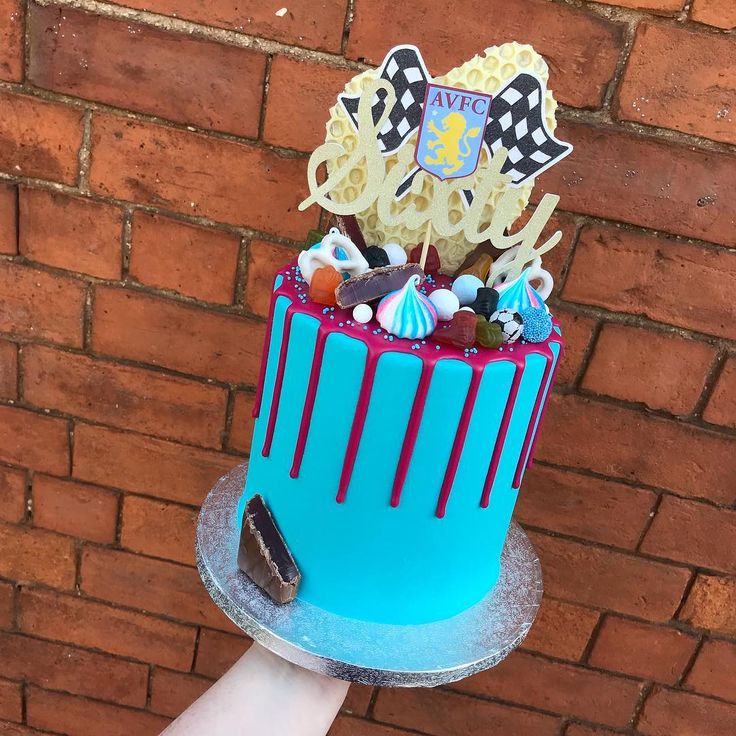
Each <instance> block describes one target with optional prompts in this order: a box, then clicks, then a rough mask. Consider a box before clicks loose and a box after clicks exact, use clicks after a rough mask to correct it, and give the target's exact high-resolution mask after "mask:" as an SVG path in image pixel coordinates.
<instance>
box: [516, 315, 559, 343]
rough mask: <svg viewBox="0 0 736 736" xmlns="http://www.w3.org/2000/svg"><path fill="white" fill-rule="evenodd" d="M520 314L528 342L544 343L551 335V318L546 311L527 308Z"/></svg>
mask: <svg viewBox="0 0 736 736" xmlns="http://www.w3.org/2000/svg"><path fill="white" fill-rule="evenodd" d="M520 314H521V320H522V322H523V323H524V337H525V338H526V340H527V341H528V342H544V341H545V340H546V339H547V338H548V337H549V336H550V334H551V333H552V317H550V316H549V312H547V310H546V309H542V308H539V307H527V308H526V309H523V310H522V311H521V313H520Z"/></svg>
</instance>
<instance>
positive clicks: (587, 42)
mask: <svg viewBox="0 0 736 736" xmlns="http://www.w3.org/2000/svg"><path fill="white" fill-rule="evenodd" d="M487 18H493V19H494V22H493V23H487V22H484V19H487ZM473 20H474V21H475V22H473ZM418 28H421V36H422V37H423V38H426V39H430V38H431V39H432V40H433V42H432V43H429V42H427V43H424V44H422V48H421V51H422V53H423V55H425V60H426V62H427V65H428V67H429V71H430V72H431V73H432V74H434V75H436V76H439V75H443V74H447V72H448V71H450V69H452V68H453V67H457V66H460V65H461V64H462V63H463V62H465V61H467V60H469V59H471V58H472V57H473V56H474V55H475V54H478V53H480V52H481V51H482V50H483V49H484V48H486V47H488V46H491V45H492V44H502V43H505V42H507V41H509V39H514V38H517V37H520V36H523V38H522V39H521V40H523V41H524V42H525V43H529V44H532V45H533V46H534V48H535V49H536V50H537V51H538V52H539V53H540V54H542V55H543V56H544V57H545V59H546V60H547V62H548V63H549V66H550V68H551V69H552V70H553V73H552V79H551V80H550V83H551V88H552V89H553V90H554V91H555V93H556V94H555V96H556V97H557V99H559V100H560V102H565V103H567V104H569V105H574V106H575V107H599V106H600V105H601V102H602V99H603V93H604V92H605V89H606V86H607V84H608V82H609V81H610V79H611V77H612V76H613V72H614V70H615V68H616V62H617V60H618V56H619V53H620V51H621V47H622V45H623V32H622V26H620V25H618V24H614V23H610V22H608V21H606V20H603V19H601V18H598V17H596V16H593V15H590V14H588V13H584V12H582V11H580V10H577V9H573V8H571V7H567V6H562V5H553V4H551V3H545V2H537V1H536V0H519V2H516V3H514V4H513V5H509V4H508V3H505V2H502V0H485V2H481V0H460V2H457V3H455V5H454V6H453V12H452V13H447V12H446V9H445V8H444V7H443V6H442V5H435V4H433V5H426V4H424V5H420V4H415V5H405V4H402V3H395V2H391V1H390V0H364V1H363V2H360V3H358V4H357V6H356V9H355V19H354V21H353V25H352V28H351V29H350V39H349V41H348V56H349V57H350V58H352V59H357V58H364V59H366V61H368V62H369V63H374V64H379V63H380V62H381V60H382V59H383V57H384V55H385V53H386V51H388V50H389V48H391V46H394V45H396V44H400V43H406V37H407V29H418ZM520 29H523V32H522V31H520Z"/></svg>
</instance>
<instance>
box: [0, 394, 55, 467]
mask: <svg viewBox="0 0 736 736" xmlns="http://www.w3.org/2000/svg"><path fill="white" fill-rule="evenodd" d="M0 460H2V461H5V462H9V463H13V464H15V465H23V466H25V467H28V468H31V469H32V470H40V471H42V472H47V473H56V474H58V475H65V474H66V473H67V472H68V471H69V431H68V427H67V423H66V421H65V420H64V419H55V418H53V417H47V416H41V415H40V414H34V413H33V412H30V411H26V410H25V409H17V408H15V407H12V406H0Z"/></svg>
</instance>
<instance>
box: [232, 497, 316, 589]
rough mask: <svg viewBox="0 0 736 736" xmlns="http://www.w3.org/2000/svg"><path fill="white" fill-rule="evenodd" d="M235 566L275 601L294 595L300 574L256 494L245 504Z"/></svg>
mask: <svg viewBox="0 0 736 736" xmlns="http://www.w3.org/2000/svg"><path fill="white" fill-rule="evenodd" d="M238 567H239V568H240V569H241V570H242V571H243V572H244V573H245V574H246V575H247V576H248V577H249V578H250V579H251V580H252V581H253V582H254V583H255V584H256V585H257V586H258V587H259V588H261V589H262V590H264V591H265V592H266V593H268V595H269V596H270V597H271V598H272V599H273V600H275V601H276V602H277V603H288V602H289V601H292V600H294V598H296V593H297V590H298V588H299V583H300V582H301V579H302V576H301V574H300V572H299V569H298V568H297V566H296V562H294V558H293V557H292V556H291V552H289V548H288V547H287V546H286V542H285V541H284V538H283V537H282V536H281V532H279V529H278V527H277V526H276V522H275V521H274V520H273V517H272V516H271V512H270V511H269V510H268V506H266V502H265V501H264V500H263V497H262V496H260V495H259V494H256V495H255V496H253V498H251V499H250V501H248V503H247V504H246V505H245V514H244V515H243V528H242V530H241V532H240V548H239V549H238Z"/></svg>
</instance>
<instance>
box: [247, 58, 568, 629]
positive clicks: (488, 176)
mask: <svg viewBox="0 0 736 736" xmlns="http://www.w3.org/2000/svg"><path fill="white" fill-rule="evenodd" d="M500 69H503V74H500V73H499V70H500ZM548 77H549V73H548V68H547V65H546V64H545V62H544V60H543V59H542V58H541V57H540V56H539V55H538V54H537V53H536V52H535V51H534V50H533V49H532V48H531V47H530V46H525V45H522V44H518V43H508V44H503V45H501V46H498V47H496V46H494V47H491V48H488V49H486V50H485V51H484V52H482V53H481V54H480V55H478V56H476V57H474V58H473V59H472V60H470V61H468V62H466V63H464V64H462V65H460V66H459V67H457V68H456V69H453V70H450V71H448V72H446V73H445V74H443V75H441V76H439V77H435V78H433V77H432V76H431V75H430V74H429V72H428V70H427V67H426V65H425V63H424V61H423V59H422V55H421V53H420V51H419V50H418V49H417V48H415V47H413V46H408V45H407V46H398V47H396V48H394V49H391V50H390V51H389V52H388V53H387V55H386V58H385V59H384V61H383V63H382V64H381V65H380V67H379V68H378V69H371V70H368V71H365V72H362V73H360V74H358V75H357V76H356V77H354V78H353V79H352V80H350V81H349V82H348V83H347V85H346V86H345V89H344V91H343V92H342V93H341V94H340V95H338V99H337V101H336V103H335V105H334V106H333V107H332V109H331V110H330V111H329V114H328V118H329V119H328V121H327V125H326V135H325V143H324V144H323V145H321V146H319V147H318V148H317V149H316V150H315V151H314V153H313V154H312V158H311V159H310V164H309V167H308V173H307V180H308V181H307V183H308V186H309V196H308V197H307V198H306V199H305V200H304V201H303V202H302V203H301V204H300V209H305V208H307V207H314V206H319V207H322V209H323V210H325V211H326V212H327V213H330V214H331V215H332V216H333V217H334V220H333V221H334V224H335V226H334V227H332V228H330V229H329V230H328V232H327V233H326V234H324V235H321V236H320V237H319V239H317V240H314V237H312V236H310V238H309V239H308V240H307V248H306V249H305V250H304V251H303V252H302V253H301V254H300V255H299V257H298V259H297V261H296V262H294V263H292V264H290V265H288V266H287V267H285V268H284V269H282V270H281V271H280V272H279V273H278V275H277V277H276V281H275V284H274V291H273V296H272V299H271V305H270V313H269V316H268V322H267V333H266V341H265V346H264V357H263V362H262V365H261V372H260V377H259V381H258V388H257V393H256V397H255V402H254V416H255V418H256V421H255V426H254V432H253V444H252V448H251V453H250V462H249V469H248V476H247V480H246V484H245V490H244V504H245V503H246V502H247V503H250V502H251V500H252V499H255V498H260V499H261V502H262V506H263V508H265V509H267V511H268V514H269V518H270V519H271V520H272V521H273V525H274V528H276V529H277V530H278V535H279V537H278V538H279V539H281V540H282V541H283V544H284V547H285V549H286V551H288V554H289V555H290V556H291V558H292V559H293V562H294V567H295V569H296V570H297V571H298V574H299V582H298V590H294V592H295V594H296V597H297V598H298V599H299V600H300V601H304V602H305V603H309V604H311V605H313V606H316V607H318V608H322V609H325V610H327V611H329V612H331V613H333V614H337V615H340V616H343V617H346V618H350V619H360V620H363V621H368V622H372V623H377V624H400V625H407V626H409V625H415V624H420V623H426V622H431V621H438V620H441V619H445V618H448V617H452V616H454V615H456V614H458V613H460V612H462V611H465V610H466V609H468V608H469V607H471V606H473V605H474V604H476V603H478V601H480V600H481V599H482V598H483V597H484V596H485V595H486V594H487V593H488V591H489V590H491V589H492V588H493V586H494V585H495V584H496V582H497V580H498V577H499V571H500V560H501V551H502V549H503V546H504V542H505V539H506V535H507V531H508V528H509V523H510V521H511V515H512V512H513V508H514V504H515V503H516V500H517V497H518V494H519V493H520V492H523V490H522V487H521V483H522V480H523V476H524V472H525V470H526V468H527V467H528V466H529V465H530V464H531V462H532V460H533V450H534V446H535V440H536V437H537V434H538V431H539V426H540V422H541V417H542V413H543V410H544V407H545V404H546V402H547V397H548V394H549V391H550V388H551V385H552V383H553V381H554V373H555V371H556V369H557V366H558V364H559V361H560V357H561V354H562V348H563V339H562V332H561V328H560V326H559V323H558V322H557V321H556V320H555V319H554V318H553V317H552V315H550V313H549V309H548V307H547V305H546V303H545V302H546V300H547V299H548V298H549V296H550V293H551V288H552V283H551V281H552V279H551V276H550V275H549V273H548V272H547V271H545V270H544V269H543V267H542V260H541V257H542V256H543V255H544V254H545V253H546V252H548V251H549V250H550V249H551V248H553V247H554V246H555V245H556V244H557V243H558V242H559V241H560V238H561V233H560V232H559V231H557V232H555V233H553V234H552V235H551V236H550V237H548V238H547V239H546V240H544V239H542V237H541V233H542V232H543V230H544V228H545V225H546V224H547V222H548V220H549V218H550V217H551V215H552V212H553V210H554V207H555V205H556V204H557V201H558V199H559V198H558V197H556V196H555V195H551V194H545V195H544V196H542V197H541V199H540V200H539V201H538V203H537V206H536V208H535V209H534V212H532V213H531V215H530V217H529V218H528V219H527V220H526V222H525V224H524V225H523V227H520V228H519V229H517V230H516V231H514V228H513V227H512V226H513V224H514V222H515V221H516V219H517V218H518V216H519V215H520V214H521V212H522V211H523V209H524V207H525V206H526V204H527V202H528V201H529V197H530V196H531V193H532V189H533V187H534V181H535V177H536V176H537V175H538V174H540V173H541V172H542V171H544V170H545V169H547V168H549V167H550V166H552V165H554V164H555V163H557V162H558V161H560V160H561V159H562V158H564V157H565V156H566V155H568V154H569V153H570V151H571V150H572V147H571V146H570V144H568V143H566V142H564V141H561V140H559V139H557V138H556V137H555V135H554V130H555V125H556V123H555V110H556V102H555V100H554V98H553V96H552V93H551V92H550V91H549V90H548V89H547V81H548ZM322 165H324V167H325V168H326V177H321V178H320V176H318V171H319V170H320V169H321V167H322ZM317 235H319V234H317ZM322 274H324V276H323V275H322ZM328 275H329V280H328V278H327V277H328ZM315 281H316V285H315ZM526 331H528V337H529V339H528V340H527V339H524V333H525V332H526ZM261 502H258V503H261ZM258 503H257V505H258ZM244 521H245V522H246V523H251V522H252V520H251V519H250V517H249V516H248V514H247V513H246V514H245V516H244ZM251 546H252V545H251ZM279 551H280V553H281V554H282V555H283V554H284V550H283V549H280V550H279ZM249 560H255V562H254V563H253V564H255V563H259V564H260V567H261V573H263V569H262V568H263V562H262V560H259V558H258V556H257V555H255V556H254V555H252V554H251V555H250V557H249V556H248V555H243V563H242V566H243V568H244V571H245V573H246V574H249V575H251V576H252V577H253V578H254V579H256V582H258V574H257V573H256V571H255V570H250V569H249V565H250V564H251V562H249ZM271 572H272V571H271ZM277 572H278V571H277ZM261 578H263V575H262V574H261ZM276 583H277V584H278V586H281V588H283V581H281V580H280V579H279V578H278V577H277V578H276ZM260 584H263V585H273V579H272V576H271V578H268V579H266V581H265V582H262V583H260ZM294 587H295V586H294ZM281 588H280V589H281ZM289 595H291V589H290V590H289ZM285 599H286V598H285Z"/></svg>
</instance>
